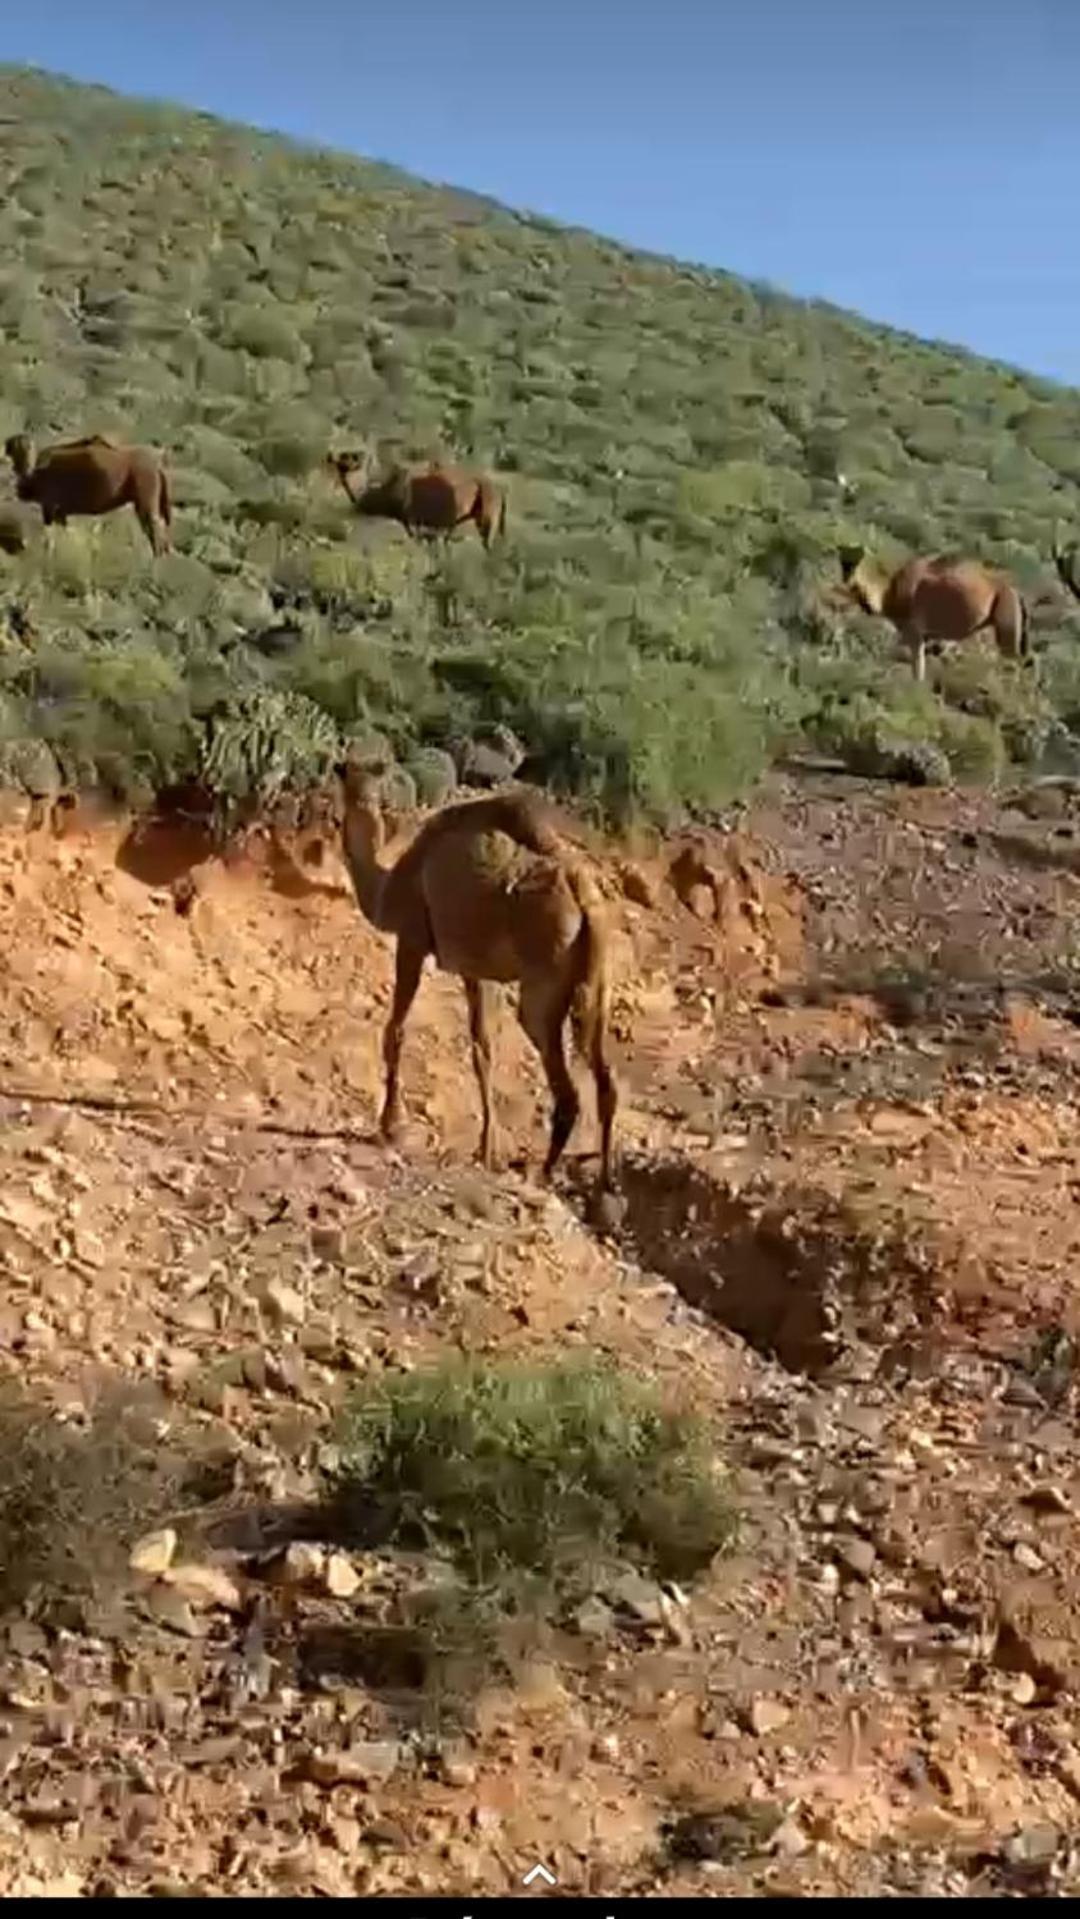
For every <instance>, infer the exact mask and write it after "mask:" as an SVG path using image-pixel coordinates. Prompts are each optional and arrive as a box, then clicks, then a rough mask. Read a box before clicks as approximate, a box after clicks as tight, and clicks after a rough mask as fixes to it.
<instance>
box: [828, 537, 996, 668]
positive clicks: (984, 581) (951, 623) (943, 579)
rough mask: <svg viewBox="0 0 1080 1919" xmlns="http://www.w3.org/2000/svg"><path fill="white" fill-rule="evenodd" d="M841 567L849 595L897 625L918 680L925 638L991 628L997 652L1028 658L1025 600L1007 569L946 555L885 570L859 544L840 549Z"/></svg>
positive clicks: (946, 637)
mask: <svg viewBox="0 0 1080 1919" xmlns="http://www.w3.org/2000/svg"><path fill="white" fill-rule="evenodd" d="M840 569H841V573H842V574H843V579H844V586H845V588H846V589H847V592H848V595H849V597H850V598H851V599H853V600H855V601H856V602H857V604H858V605H859V606H861V607H862V609H863V611H864V612H866V613H876V614H880V615H881V617H882V618H884V619H886V620H889V621H890V622H891V623H892V625H893V626H894V627H895V628H896V629H897V632H898V633H899V634H900V635H901V638H902V639H903V640H904V641H905V642H906V644H907V646H908V648H909V650H910V653H911V659H912V665H913V666H914V669H915V678H916V679H917V680H924V679H925V678H926V646H927V642H928V641H933V640H939V641H940V640H950V641H951V640H967V639H971V638H972V637H973V636H974V635H975V634H976V633H983V632H986V631H988V630H992V631H993V634H994V638H995V640H996V641H997V644H998V649H999V651H1000V652H1001V653H1003V654H1005V655H1006V656H1007V657H1008V658H1010V659H1014V660H1016V659H1021V660H1022V659H1026V658H1027V657H1028V640H1027V619H1026V615H1025V611H1024V602H1023V600H1022V599H1021V598H1020V595H1019V593H1018V592H1017V590H1016V588H1015V586H1014V585H1013V583H1012V581H1011V580H1010V579H1009V578H1008V576H1007V574H1004V573H995V572H992V571H991V569H990V568H989V567H985V566H982V565H980V563H979V562H978V561H977V560H961V559H954V558H951V557H950V556H949V555H947V554H938V555H936V556H935V557H934V558H933V559H928V560H921V559H912V560H907V561H905V563H904V565H903V566H902V567H900V568H899V569H898V571H897V572H895V573H893V574H884V573H882V572H880V571H879V570H878V568H876V567H875V566H874V565H873V564H872V562H871V561H870V560H869V559H868V558H867V556H866V553H865V551H864V549H863V548H862V547H861V546H856V547H843V548H841V552H840Z"/></svg>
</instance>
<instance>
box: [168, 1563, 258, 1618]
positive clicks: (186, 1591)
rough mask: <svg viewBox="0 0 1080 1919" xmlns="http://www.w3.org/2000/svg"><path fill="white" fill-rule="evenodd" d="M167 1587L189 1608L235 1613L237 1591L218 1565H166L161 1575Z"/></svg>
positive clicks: (237, 1600) (239, 1598)
mask: <svg viewBox="0 0 1080 1919" xmlns="http://www.w3.org/2000/svg"><path fill="white" fill-rule="evenodd" d="M165 1576H166V1578H167V1581H168V1584H169V1585H170V1586H171V1587H172V1589H173V1591H174V1592H178V1593H179V1594H180V1596H181V1598H182V1599H186V1600H187V1601H188V1602H189V1604H190V1605H193V1606H222V1607H224V1609H225V1611H226V1612H236V1611H238V1609H239V1607H240V1605H241V1603H242V1600H241V1594H240V1588H239V1586H238V1585H237V1584H236V1582H235V1580H233V1579H230V1577H229V1575H228V1573H227V1572H224V1571H223V1570H222V1568H221V1567H220V1566H202V1565H199V1564H198V1563H197V1562H196V1561H195V1560H190V1561H184V1563H183V1564H182V1565H179V1566H170V1567H169V1569H168V1573H167V1574H166V1575H165Z"/></svg>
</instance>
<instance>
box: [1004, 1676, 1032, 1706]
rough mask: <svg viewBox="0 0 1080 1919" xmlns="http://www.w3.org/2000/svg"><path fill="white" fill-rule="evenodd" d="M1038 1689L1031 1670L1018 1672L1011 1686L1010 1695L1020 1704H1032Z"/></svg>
mask: <svg viewBox="0 0 1080 1919" xmlns="http://www.w3.org/2000/svg"><path fill="white" fill-rule="evenodd" d="M1038 1690H1039V1689H1038V1687H1037V1686H1036V1684H1035V1681H1034V1679H1033V1678H1032V1677H1031V1674H1030V1673H1029V1672H1018V1673H1017V1674H1016V1675H1015V1676H1014V1678H1013V1681H1012V1684H1011V1685H1010V1687H1009V1696H1010V1698H1011V1699H1014V1700H1015V1701H1016V1704H1017V1705H1018V1706H1030V1705H1031V1704H1032V1701H1033V1700H1034V1698H1035V1696H1036V1694H1037V1692H1038Z"/></svg>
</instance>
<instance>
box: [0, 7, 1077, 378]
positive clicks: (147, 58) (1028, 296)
mask: <svg viewBox="0 0 1080 1919" xmlns="http://www.w3.org/2000/svg"><path fill="white" fill-rule="evenodd" d="M5 12H6V13H7V15H8V17H7V18H5V19H4V21H3V24H2V25H0V59H3V60H9V61H24V62H27V63H29V64H32V65H36V66H44V67H49V68H52V69H54V70H55V71H58V72H63V73H68V74H71V75H73V76H74V77H76V78H79V79H94V80H100V81H103V82H104V83H106V84H107V85H110V86H114V87H117V88H119V89H120V90H122V91H125V92H131V93H142V94H151V95H156V96H158V97H163V98H170V99H174V100H180V101H184V102H188V103H191V104H193V105H196V106H200V107H204V108H207V109H209V110H210V111H212V112H216V113H220V114H223V115H225V116H229V117H233V118H236V119H240V120H247V121H251V122H253V123H255V124H256V125H259V126H266V127H276V128H280V129H282V130H284V131H286V132H290V133H293V134H298V135H300V136H302V137H304V138H310V139H315V140H319V141H324V142H325V143H326V144H328V145H330V146H338V147H345V148H349V149H351V150H353V151H355V152H357V153H362V154H367V155H371V156H374V157H377V158H380V159H387V160H394V161H396V162H398V163H399V164H400V165H402V166H405V167H407V168H410V169H411V170H412V171H414V172H416V173H420V174H422V175H424V176H425V177H427V178H428V179H437V180H446V181H450V182H452V183H454V184H456V185H460V186H467V187H473V188H476V189H478V190H480V191H483V192H487V193H492V194H494V195H495V196H496V197H498V198H499V199H501V200H505V201H506V202H508V203H509V204H511V205H514V206H519V207H527V208H529V209H531V210H533V211H538V212H545V213H549V214H552V215H554V216H555V217H557V218H560V219H565V220H568V221H571V222H573V223H576V224H578V225H582V226H588V227H593V228H596V229H597V230H598V231H600V232H604V233H608V234H611V235H614V236H616V237H618V238H620V239H623V240H627V241H630V242H632V243H636V244H639V245H642V246H646V247H652V248H655V249H657V250H658V251H660V252H664V253H673V254H676V255H679V256H681V257H683V258H688V259H692V260H697V261H704V262H707V263H709V264H710V265H715V266H721V267H727V268H729V269H731V270H732V271H734V272H738V273H743V274H746V275H749V276H752V277H759V278H763V279H768V280H771V281H773V282H774V283H775V284H776V285H777V286H781V287H785V288H788V289H790V290H791V291H793V292H796V293H804V294H815V295H820V296H822V297H824V298H826V299H830V300H833V301H835V302H837V303H838V304H839V305H841V306H847V307H852V308H855V309H857V310H858V311H860V312H863V313H866V314H868V315H869V316H870V317H872V318H876V319H882V320H887V321H890V322H892V323H893V324H895V325H898V326H902V327H906V328H908V329H910V330H911V331H912V332H915V333H920V334H924V335H928V336H930V337H932V338H936V339H944V340H956V341H960V342H962V343H964V344H965V345H968V346H971V347H973V348H975V349H976V350H977V351H980V352H984V353H989V354H992V355H993V356H995V357H997V358H1000V359H1005V360H1010V361H1013V362H1015V363H1017V364H1019V365H1023V366H1027V367H1031V368H1033V369H1034V370H1035V371H1037V372H1041V373H1045V374H1049V375H1050V376H1052V377H1054V378H1057V379H1062V380H1069V381H1073V382H1075V383H1076V384H1078V385H1080V246H1078V245H1077V243H1076V239H1075V237H1074V236H1075V234H1076V231H1077V225H1078V208H1080V0H936V3H935V4H931V0H737V3H736V0H662V3H660V4H658V3H657V0H648V3H647V4H646V0H639V5H638V7H637V9H636V10H635V8H634V5H633V0H547V3H546V5H545V6H544V7H543V8H540V7H535V8H534V7H531V6H530V7H526V6H524V5H523V4H522V0H443V3H442V4H439V5H436V4H433V0H407V4H404V5H401V6H400V7H392V6H391V4H390V0H378V3H377V4H373V0H258V4H256V3H255V0H184V4H183V5H182V6H180V7H177V8H175V9H174V10H171V11H170V10H169V9H168V8H165V7H161V6H153V5H151V6H149V7H148V6H147V5H146V4H145V0H138V3H136V0H41V3H40V4H38V5H37V6H20V7H18V8H15V7H11V8H9V9H5Z"/></svg>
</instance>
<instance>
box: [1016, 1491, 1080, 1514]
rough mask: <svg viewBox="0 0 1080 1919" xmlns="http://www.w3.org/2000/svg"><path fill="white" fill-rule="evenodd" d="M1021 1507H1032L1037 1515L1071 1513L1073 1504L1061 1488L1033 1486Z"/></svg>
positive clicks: (1024, 1497)
mask: <svg viewBox="0 0 1080 1919" xmlns="http://www.w3.org/2000/svg"><path fill="white" fill-rule="evenodd" d="M1020 1503H1021V1505H1023V1506H1030V1508H1031V1510H1032V1512H1036V1513H1071V1512H1072V1504H1071V1501H1070V1500H1069V1497H1068V1495H1067V1494H1066V1493H1063V1492H1062V1490H1061V1487H1060V1486H1032V1488H1031V1490H1030V1492H1026V1493H1025V1494H1024V1495H1023V1498H1022V1499H1021V1502H1020Z"/></svg>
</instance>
